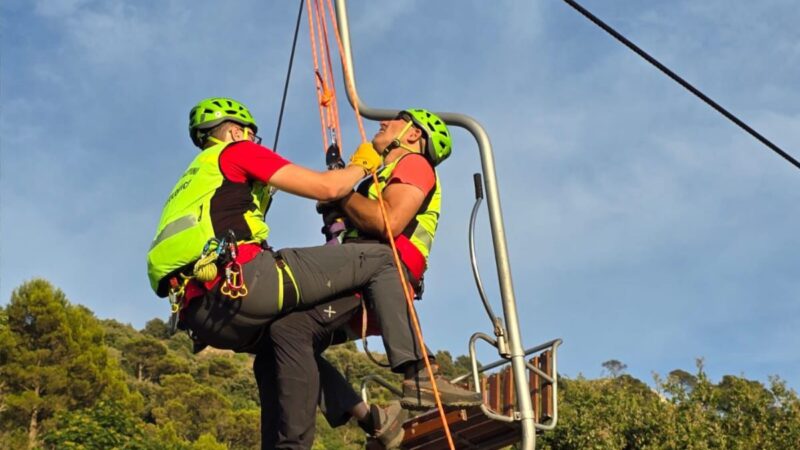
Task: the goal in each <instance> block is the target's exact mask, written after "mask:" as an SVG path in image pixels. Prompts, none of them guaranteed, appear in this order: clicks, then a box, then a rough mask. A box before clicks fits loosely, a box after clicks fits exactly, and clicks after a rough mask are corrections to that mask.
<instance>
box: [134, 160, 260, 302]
mask: <svg viewBox="0 0 800 450" xmlns="http://www.w3.org/2000/svg"><path fill="white" fill-rule="evenodd" d="M227 145H228V144H217V145H214V146H211V147H208V148H207V149H205V150H203V151H202V152H200V154H199V155H197V157H195V159H194V160H193V161H192V163H191V164H189V167H188V168H187V169H186V171H185V172H184V173H183V175H182V176H181V178H180V179H179V180H178V182H177V183H176V184H175V187H174V188H173V189H172V193H171V194H170V195H169V197H168V198H167V201H166V203H165V204H164V209H163V210H162V212H161V220H160V221H159V224H158V228H157V230H156V235H155V237H154V238H153V242H152V244H151V245H150V251H149V252H148V253H147V276H148V278H149V279H150V286H151V287H152V288H153V290H154V291H156V293H157V294H158V295H165V294H166V293H165V292H159V284H161V282H162V279H163V278H164V277H166V276H167V275H169V274H170V273H172V272H173V271H175V270H177V269H180V268H182V267H185V266H187V265H188V264H191V263H194V262H195V261H196V260H197V259H198V258H199V257H200V254H201V253H202V251H203V246H204V245H205V243H206V242H207V241H208V240H209V239H210V238H212V237H215V236H216V235H217V234H219V235H220V236H222V235H223V234H224V233H225V232H226V231H227V230H214V221H213V219H214V218H213V217H212V214H215V212H214V211H211V200H212V198H214V195H215V194H216V193H217V192H218V191H219V189H220V188H221V187H222V186H223V185H224V184H225V183H226V179H225V177H224V175H222V172H221V171H220V168H219V156H220V154H221V153H222V151H223V150H224V149H225V148H226V147H227ZM228 183H230V182H228ZM237 192H238V191H237ZM246 192H248V194H245V195H247V196H248V198H242V199H240V201H238V202H237V204H242V205H248V206H247V207H242V210H241V211H233V212H231V213H230V214H233V215H241V216H240V217H241V219H243V223H245V224H246V226H247V227H248V230H246V231H248V232H249V235H248V236H241V235H237V238H238V239H240V240H242V241H245V242H261V241H264V240H266V239H267V236H268V235H269V227H268V226H267V224H266V222H265V221H264V214H265V213H266V207H267V206H268V205H269V187H268V186H265V185H264V184H262V183H258V182H253V183H252V185H251V187H250V188H249V189H248V190H247V191H246ZM239 233H241V230H239ZM162 288H163V286H162ZM162 290H163V289H162Z"/></svg>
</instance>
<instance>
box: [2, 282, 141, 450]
mask: <svg viewBox="0 0 800 450" xmlns="http://www.w3.org/2000/svg"><path fill="white" fill-rule="evenodd" d="M6 313H7V327H6V326H3V329H2V331H0V360H2V362H3V364H2V367H0V379H2V380H4V383H5V384H6V386H5V389H6V394H5V396H4V400H3V406H4V407H5V410H4V411H2V412H0V414H2V419H3V420H2V423H3V424H4V425H5V426H7V427H16V426H24V427H25V428H26V429H27V434H28V447H29V448H33V447H34V446H36V445H37V443H38V439H39V435H40V432H41V431H42V430H41V424H42V421H43V420H44V419H47V418H49V417H51V416H52V415H53V414H54V413H56V412H59V411H64V410H67V409H78V408H86V407H90V406H92V405H94V404H95V403H96V402H97V401H98V400H100V399H102V398H116V399H118V400H120V401H121V402H123V403H124V404H126V405H128V406H130V407H135V405H136V404H137V401H140V400H137V398H136V397H135V396H131V395H130V393H129V392H128V390H127V387H126V385H125V383H124V382H123V374H122V373H121V371H120V370H119V367H118V366H117V364H116V361H114V360H113V358H110V357H109V355H108V352H107V349H106V347H105V346H104V345H103V330H102V328H101V327H100V325H99V323H98V321H97V319H95V318H94V316H93V315H92V314H91V312H90V311H89V310H87V309H86V308H84V307H81V306H73V305H71V304H70V303H69V302H68V301H67V299H66V296H65V295H64V293H63V292H62V291H61V290H59V289H56V288H54V287H53V286H52V285H51V284H50V283H49V282H47V281H45V280H42V279H35V280H32V281H30V282H27V283H25V284H23V285H22V286H20V287H19V288H18V289H16V290H15V291H14V292H13V293H12V295H11V301H10V303H9V305H8V307H7V309H6Z"/></svg>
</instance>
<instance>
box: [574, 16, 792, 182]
mask: <svg viewBox="0 0 800 450" xmlns="http://www.w3.org/2000/svg"><path fill="white" fill-rule="evenodd" d="M564 2H565V3H567V4H568V5H569V6H571V7H572V8H574V9H575V10H576V11H578V12H579V13H581V14H582V15H583V16H584V17H586V18H587V19H589V20H590V21H592V22H593V23H594V24H595V25H597V26H598V27H600V28H602V29H603V30H604V31H605V32H606V33H608V34H610V35H611V36H613V37H614V38H615V39H617V40H618V41H620V42H621V43H622V44H624V45H625V46H626V47H628V48H629V49H631V50H633V52H634V53H636V54H637V55H639V56H641V57H642V58H644V59H645V60H646V61H647V62H649V63H650V64H652V65H654V66H655V67H656V68H658V70H660V71H662V72H663V73H664V74H666V75H667V76H668V77H670V78H672V79H673V80H674V81H675V82H676V83H678V84H680V85H681V86H683V87H684V88H686V89H687V90H688V91H689V92H691V93H692V94H694V95H696V96H697V97H698V98H700V100H702V101H704V102H705V103H706V104H708V105H709V106H711V107H712V108H714V109H716V110H717V111H718V112H719V113H720V114H722V115H723V116H725V117H726V118H728V120H730V121H731V122H733V123H735V124H736V125H738V126H739V128H741V129H743V130H744V131H746V132H748V133H749V134H750V135H751V136H753V137H754V138H756V139H758V141H759V142H761V143H762V144H764V145H766V146H767V147H768V148H769V149H770V150H772V151H773V152H775V153H777V154H778V155H780V156H781V157H783V159H785V160H786V161H789V163H791V164H792V165H793V166H795V167H796V168H798V169H800V162H798V161H797V160H796V159H794V158H793V157H792V156H791V155H789V154H788V153H786V152H785V151H783V149H781V148H780V147H778V146H777V145H775V144H773V143H772V141H770V140H769V139H767V138H765V137H764V136H763V135H761V133H759V132H757V131H756V130H754V129H753V128H752V127H750V126H749V125H747V124H746V123H744V122H743V121H742V120H740V119H739V118H738V117H736V116H735V115H733V114H732V113H730V112H729V111H728V110H727V109H725V108H723V107H722V106H720V105H719V104H718V103H717V102H715V101H714V100H712V99H710V98H709V97H708V96H707V95H705V94H704V93H702V92H701V91H700V90H699V89H697V88H695V87H694V86H692V85H691V84H690V83H689V82H688V81H686V80H684V79H683V78H681V77H680V76H678V74H676V73H675V72H673V71H672V70H670V69H669V68H668V67H667V66H665V65H664V64H661V63H660V62H659V61H658V60H657V59H655V58H653V57H652V56H650V55H649V54H648V53H647V52H645V51H644V50H642V49H641V48H639V47H638V46H637V45H636V44H634V43H633V42H631V41H630V40H628V39H627V38H626V37H625V36H623V35H622V34H620V33H619V32H617V30H615V29H614V28H612V27H611V26H610V25H608V24H606V23H605V22H603V21H602V20H600V19H599V18H597V16H595V15H594V14H592V13H591V12H589V11H588V10H587V9H586V8H584V7H583V6H581V5H579V4H578V3H577V2H576V1H575V0H564Z"/></svg>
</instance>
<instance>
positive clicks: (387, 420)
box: [360, 402, 408, 450]
mask: <svg viewBox="0 0 800 450" xmlns="http://www.w3.org/2000/svg"><path fill="white" fill-rule="evenodd" d="M369 414H370V422H371V423H370V425H369V426H370V427H374V429H372V430H369V431H367V429H366V428H364V426H362V428H364V431H367V432H368V433H369V434H370V435H371V438H370V439H369V440H368V441H367V447H366V448H368V449H373V448H384V449H386V450H394V449H399V448H400V444H402V442H403V435H404V434H405V430H403V423H404V422H405V421H406V420H407V419H408V411H406V410H405V409H403V408H401V407H400V403H398V402H391V403H390V404H389V406H387V407H385V408H381V407H379V406H377V405H370V407H369ZM360 425H362V424H360Z"/></svg>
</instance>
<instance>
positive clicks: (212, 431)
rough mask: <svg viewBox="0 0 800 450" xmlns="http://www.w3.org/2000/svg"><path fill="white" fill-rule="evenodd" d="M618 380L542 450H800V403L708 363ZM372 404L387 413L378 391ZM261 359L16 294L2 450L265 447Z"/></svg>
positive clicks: (777, 385)
mask: <svg viewBox="0 0 800 450" xmlns="http://www.w3.org/2000/svg"><path fill="white" fill-rule="evenodd" d="M437 355H438V358H439V362H440V364H441V365H442V369H443V371H444V372H445V373H447V374H451V375H454V374H461V373H464V372H465V371H466V370H468V367H469V362H468V359H467V358H466V357H464V356H460V357H458V358H456V359H455V360H454V359H453V358H452V357H451V356H450V354H449V353H447V352H439V353H437ZM327 356H328V358H329V359H330V360H331V361H333V362H334V363H335V364H337V365H338V366H339V367H340V369H341V370H342V371H343V373H345V374H346V375H347V376H348V378H349V379H350V380H352V381H353V383H354V386H357V385H358V384H359V382H360V379H361V378H362V377H363V376H364V375H366V374H368V373H375V372H379V373H381V374H382V375H383V376H384V377H385V378H387V379H390V380H395V381H398V382H399V379H397V378H396V376H394V375H392V374H389V373H388V372H386V371H385V370H383V369H380V368H378V367H376V366H375V365H374V364H373V363H372V362H370V361H369V360H368V359H367V358H366V357H365V356H364V355H363V354H361V353H359V352H357V351H356V348H355V346H354V345H352V344H348V345H343V346H339V347H336V348H334V349H331V350H330V351H329V352H328V354H327ZM604 366H605V367H606V369H607V370H608V372H609V376H607V377H604V378H600V379H595V380H590V379H586V378H583V377H578V378H574V379H569V378H565V377H562V378H561V379H560V386H559V387H560V391H559V397H560V399H559V401H560V408H559V423H558V427H557V428H556V430H555V431H552V432H548V433H546V434H544V435H542V436H541V437H540V438H539V440H538V446H537V447H538V448H544V449H589V448H591V449H645V448H652V449H781V450H783V449H787V450H788V449H800V400H798V396H797V394H796V393H795V392H794V391H792V390H790V389H789V388H787V386H786V384H785V383H784V382H783V381H781V380H780V379H779V378H777V377H775V378H772V379H771V380H770V383H769V386H764V385H763V384H762V383H760V382H758V381H752V380H747V379H744V378H741V377H735V376H725V377H723V379H722V380H721V381H720V382H719V383H713V382H712V381H711V380H709V379H708V377H707V376H706V375H705V373H704V372H703V369H702V364H698V367H697V369H696V370H695V371H693V372H694V373H688V372H686V371H682V370H676V371H673V372H671V373H670V374H669V375H667V376H666V377H664V379H656V382H655V386H656V387H655V388H651V387H650V386H648V385H647V384H645V383H643V382H641V381H639V380H637V379H635V378H633V377H630V376H628V375H625V374H624V365H623V364H622V363H619V362H617V361H610V362H608V363H607V364H606V365H604ZM371 398H373V399H374V400H376V401H379V402H383V401H387V400H389V398H388V394H387V393H386V392H385V391H383V390H378V389H375V390H374V391H373V392H372V393H371ZM259 426H260V423H259V405H258V394H257V389H256V386H255V381H254V378H253V375H252V358H251V357H250V356H248V355H240V354H233V353H230V352H220V351H214V350H211V349H207V350H205V351H203V352H201V353H200V354H198V355H192V345H191V341H190V340H189V338H188V337H187V336H186V335H185V334H183V333H179V334H176V335H174V336H169V333H168V330H167V326H166V324H165V323H164V322H163V321H162V320H160V319H154V320H151V321H150V322H148V323H147V324H146V326H145V328H144V329H142V330H138V331H137V330H135V329H134V328H132V327H131V326H130V325H126V324H122V323H120V322H117V321H115V320H98V319H97V318H96V317H94V315H93V314H92V312H91V311H89V310H88V309H87V308H85V307H82V306H78V305H73V304H71V303H70V302H69V301H68V300H67V299H66V297H65V296H64V294H63V292H61V291H60V290H58V289H57V288H55V287H54V286H52V285H51V284H50V283H49V282H47V281H45V280H33V281H30V282H28V283H25V284H23V285H22V286H20V287H19V288H17V289H16V290H15V291H14V292H13V293H12V296H11V299H10V301H9V303H8V305H7V306H5V307H3V308H0V448H9V449H25V448H29V449H33V448H37V449H38V448H40V449H64V448H74V449H112V448H116V449H137V450H138V449H143V450H145V449H147V450H149V449H153V450H155V449H175V450H216V449H254V448H259ZM363 447H364V435H363V433H362V432H361V431H360V429H358V428H357V427H355V426H354V425H352V424H351V425H348V426H347V427H343V428H339V429H336V430H332V429H330V428H329V427H328V426H327V424H326V423H325V421H324V419H322V418H321V416H318V432H317V441H316V443H315V446H314V448H315V449H328V450H334V449H359V448H363Z"/></svg>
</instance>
